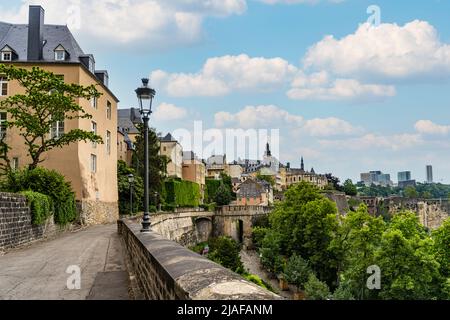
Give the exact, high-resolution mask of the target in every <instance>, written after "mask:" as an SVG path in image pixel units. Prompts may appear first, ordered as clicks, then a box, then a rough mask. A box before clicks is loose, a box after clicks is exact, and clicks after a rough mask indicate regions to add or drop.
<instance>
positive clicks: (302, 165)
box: [300, 157, 305, 171]
mask: <svg viewBox="0 0 450 320" xmlns="http://www.w3.org/2000/svg"><path fill="white" fill-rule="evenodd" d="M300 169H302V170H303V171H305V163H304V161H303V157H302V162H301V165H300Z"/></svg>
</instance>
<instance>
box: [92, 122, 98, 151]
mask: <svg viewBox="0 0 450 320" xmlns="http://www.w3.org/2000/svg"><path fill="white" fill-rule="evenodd" d="M91 132H92V133H93V134H97V123H96V122H94V121H92V122H91ZM92 147H93V148H97V143H96V142H92Z"/></svg>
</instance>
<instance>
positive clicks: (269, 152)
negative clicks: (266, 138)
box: [266, 142, 272, 157]
mask: <svg viewBox="0 0 450 320" xmlns="http://www.w3.org/2000/svg"><path fill="white" fill-rule="evenodd" d="M271 156H272V152H271V151H270V145H269V142H267V144H266V157H271Z"/></svg>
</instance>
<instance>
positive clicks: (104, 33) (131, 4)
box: [0, 0, 247, 50]
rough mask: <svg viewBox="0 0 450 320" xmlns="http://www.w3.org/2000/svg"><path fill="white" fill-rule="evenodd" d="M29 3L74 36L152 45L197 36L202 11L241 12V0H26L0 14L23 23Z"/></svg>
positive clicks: (219, 14) (216, 13)
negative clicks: (44, 12)
mask: <svg viewBox="0 0 450 320" xmlns="http://www.w3.org/2000/svg"><path fill="white" fill-rule="evenodd" d="M29 4H40V5H42V6H43V7H44V9H45V10H46V23H52V24H64V25H65V24H68V25H69V26H70V27H71V29H72V30H73V31H74V33H76V34H77V35H78V36H79V38H81V39H83V40H86V41H90V42H92V43H95V44H97V45H98V43H102V45H103V46H107V47H109V46H117V45H121V48H122V50H127V48H129V47H126V46H123V45H125V44H127V45H130V48H131V45H133V48H134V49H136V47H135V46H136V45H138V46H139V47H143V46H145V47H146V48H147V49H149V50H157V49H161V48H164V47H168V46H174V45H180V44H189V43H193V42H196V41H198V40H199V39H200V38H201V37H202V33H203V28H202V22H203V20H204V19H205V18H206V17H210V16H217V17H225V16H230V15H236V14H242V13H244V12H245V11H246V9H247V3H246V0H226V1H223V0H208V1H203V0H171V1H156V0H96V1H91V0H60V1H55V0H39V1H37V0H25V1H23V4H22V5H21V6H20V7H19V8H18V9H17V8H14V9H6V8H4V7H3V6H0V20H4V21H8V22H16V23H26V21H27V19H28V6H29Z"/></svg>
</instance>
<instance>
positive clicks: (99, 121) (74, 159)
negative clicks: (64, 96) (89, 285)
mask: <svg viewBox="0 0 450 320" xmlns="http://www.w3.org/2000/svg"><path fill="white" fill-rule="evenodd" d="M37 17H38V18H37ZM36 18H37V19H38V20H39V21H37V22H36ZM43 18H44V16H43V9H42V8H41V7H39V6H31V7H30V23H29V28H27V31H28V29H34V28H38V29H40V33H41V35H42V37H43V38H44V39H45V40H46V42H44V43H45V44H44V47H40V48H38V50H40V54H41V55H42V58H41V59H40V60H33V62H29V61H30V60H32V59H30V52H28V57H27V54H26V53H25V54H23V55H22V54H21V55H17V57H15V59H12V60H11V61H0V63H3V64H12V65H15V66H16V67H20V68H24V69H31V68H32V67H39V68H41V69H44V70H46V71H49V72H52V73H54V74H56V75H60V76H61V77H63V79H64V81H65V82H66V83H71V84H77V85H82V86H90V85H95V86H96V88H97V90H98V91H99V92H100V94H101V96H100V97H99V98H98V99H95V100H94V99H91V100H86V99H78V100H77V101H75V102H76V103H77V104H79V105H80V106H81V107H82V108H83V109H84V110H85V112H86V113H88V114H90V115H92V118H91V119H70V120H68V119H66V120H65V121H64V123H58V124H55V126H54V127H53V128H52V130H51V132H50V133H49V134H56V135H63V134H64V133H65V132H69V131H70V130H73V129H82V130H85V131H93V132H95V133H96V134H98V135H99V136H101V137H102V139H103V142H104V144H93V143H91V142H88V143H86V142H77V143H72V144H70V145H69V146H66V147H64V148H62V149H54V150H52V151H50V152H48V153H46V154H44V157H43V159H44V162H42V164H41V166H42V167H45V168H48V169H52V170H56V171H58V172H60V173H61V174H63V175H64V176H65V178H66V179H67V180H68V181H69V182H70V183H71V185H72V188H73V190H74V191H75V193H76V198H77V201H78V202H79V204H80V207H81V213H80V214H81V220H82V222H83V223H85V224H88V225H89V224H100V223H109V222H113V221H115V220H116V219H117V218H118V203H117V202H118V188H117V154H118V151H117V143H116V142H117V141H118V138H117V104H118V99H117V98H116V97H115V96H114V94H113V93H112V92H111V91H110V90H109V88H108V79H107V77H108V75H107V73H106V72H105V71H102V72H97V71H96V70H95V69H94V68H95V61H94V58H93V56H92V55H82V51H81V49H80V48H79V47H78V46H77V45H76V41H75V39H73V36H72V34H71V33H70V31H69V30H68V29H67V27H66V26H44V24H43V21H41V20H40V19H42V20H43ZM3 25H6V26H7V27H8V26H9V29H10V30H9V32H8V33H7V34H6V35H5V34H0V47H3V44H4V43H6V44H8V43H12V44H14V45H12V44H11V45H9V47H11V48H12V49H14V50H15V51H17V52H22V50H20V49H21V48H22V47H27V37H26V36H25V37H20V34H22V33H23V32H25V33H26V32H27V31H23V30H22V29H20V27H19V26H16V25H12V24H5V23H3ZM54 29H55V30H57V31H55V30H54ZM59 35H60V36H61V37H60V38H59ZM67 38H69V40H70V43H72V45H73V46H74V47H73V48H72V47H71V48H69V46H70V45H69V44H68V43H66V42H67ZM28 41H33V39H32V38H31V37H30V36H28ZM23 42H24V43H23ZM61 42H64V44H65V47H66V48H65V50H67V52H66V54H67V56H66V60H63V61H61V60H55V59H57V58H58V55H57V54H56V52H54V53H52V52H51V51H53V49H54V48H56V45H55V46H54V47H53V45H54V44H55V43H61ZM36 43H38V44H39V43H41V42H40V41H37V42H36ZM74 43H75V44H74ZM28 47H29V46H28ZM0 49H1V48H0ZM69 52H70V58H69ZM69 59H70V60H69ZM5 82H6V85H5V86H4V87H5V88H6V90H4V91H3V92H2V95H1V96H0V99H5V98H6V97H9V96H13V95H16V94H22V93H24V89H23V88H22V87H21V86H20V85H19V83H17V82H16V81H5ZM2 117H6V118H7V119H9V118H10V116H9V115H8V114H5V113H3V114H2ZM5 142H6V143H7V144H8V145H9V146H10V147H11V150H10V152H9V158H10V160H11V161H12V163H13V164H14V167H15V168H24V167H26V166H28V165H29V164H30V163H31V158H30V157H29V155H28V152H27V150H26V147H25V144H24V141H23V138H22V137H21V136H20V135H19V132H18V131H17V130H16V129H10V130H8V131H7V132H6V138H5Z"/></svg>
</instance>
